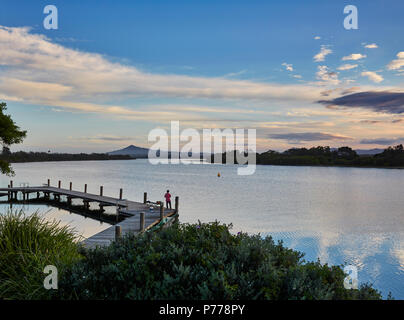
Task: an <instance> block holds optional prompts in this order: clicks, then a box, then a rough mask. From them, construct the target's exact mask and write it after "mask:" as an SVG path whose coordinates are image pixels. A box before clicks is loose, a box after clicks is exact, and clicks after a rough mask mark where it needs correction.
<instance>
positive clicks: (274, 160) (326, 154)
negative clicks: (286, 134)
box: [212, 144, 404, 168]
mask: <svg viewBox="0 0 404 320" xmlns="http://www.w3.org/2000/svg"><path fill="white" fill-rule="evenodd" d="M234 159H235V161H236V159H237V157H236V154H234ZM256 161H257V164H264V165H288V166H351V167H383V168H384V167H386V168H389V167H390V168H394V167H395V168H397V167H402V168H404V148H403V145H401V144H400V145H398V146H395V147H388V148H387V149H385V150H384V151H383V152H382V153H379V154H375V155H358V154H357V153H356V151H355V150H353V149H352V148H350V147H341V148H338V149H331V148H330V147H322V146H319V147H313V148H310V149H307V148H292V149H289V150H286V151H284V152H276V151H273V150H269V151H267V152H263V153H261V154H260V153H257V154H256ZM212 162H213V156H212ZM225 162H226V153H223V154H222V163H225Z"/></svg>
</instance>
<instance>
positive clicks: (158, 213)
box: [0, 179, 179, 248]
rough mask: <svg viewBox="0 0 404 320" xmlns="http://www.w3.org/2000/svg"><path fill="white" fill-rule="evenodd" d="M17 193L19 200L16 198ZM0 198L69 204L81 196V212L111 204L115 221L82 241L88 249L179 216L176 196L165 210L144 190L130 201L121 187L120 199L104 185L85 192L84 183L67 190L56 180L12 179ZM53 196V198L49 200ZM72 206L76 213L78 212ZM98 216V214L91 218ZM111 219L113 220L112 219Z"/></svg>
mask: <svg viewBox="0 0 404 320" xmlns="http://www.w3.org/2000/svg"><path fill="white" fill-rule="evenodd" d="M32 194H34V196H33V197H32ZM18 195H20V199H21V198H22V200H19V199H18ZM62 196H65V198H66V201H63V199H62ZM0 197H7V199H8V200H7V202H10V203H14V202H21V201H23V202H24V203H29V202H38V201H41V202H42V203H49V204H50V205H52V203H53V204H61V203H62V202H63V204H64V205H67V206H72V199H80V200H82V201H83V207H82V209H83V213H86V212H90V210H89V207H90V205H89V204H90V203H92V202H96V203H98V205H99V208H100V211H103V210H104V207H108V206H114V207H115V208H116V209H115V215H116V219H115V221H116V223H114V224H113V225H111V226H110V227H108V228H107V229H105V230H104V231H101V232H99V233H97V234H95V235H93V236H91V237H89V238H87V239H85V240H83V241H82V243H83V245H84V246H86V247H88V248H93V247H96V246H105V245H109V244H110V243H111V242H112V241H114V240H115V239H117V238H119V237H121V236H123V235H125V234H128V233H134V234H139V233H142V232H147V231H150V230H152V229H153V228H157V227H163V226H164V225H170V224H171V223H173V221H174V220H176V219H177V218H178V202H179V200H178V197H176V198H175V206H174V209H165V208H164V205H163V203H156V202H150V201H147V193H146V192H145V193H144V197H143V203H141V202H136V201H131V200H127V199H123V198H122V189H120V192H119V198H114V197H110V196H105V195H103V187H102V186H101V187H100V194H91V193H87V185H85V186H84V192H81V191H76V190H73V189H72V183H70V188H69V189H64V188H61V182H60V181H59V183H58V187H53V186H51V185H50V181H49V179H48V183H47V184H44V185H43V186H32V187H30V186H20V187H13V182H12V181H10V185H9V186H8V187H7V188H0ZM51 199H52V201H51ZM72 208H73V206H72ZM77 210H78V209H77V206H75V212H78V211H77ZM93 218H94V219H97V216H94V217H93ZM112 221H114V219H112Z"/></svg>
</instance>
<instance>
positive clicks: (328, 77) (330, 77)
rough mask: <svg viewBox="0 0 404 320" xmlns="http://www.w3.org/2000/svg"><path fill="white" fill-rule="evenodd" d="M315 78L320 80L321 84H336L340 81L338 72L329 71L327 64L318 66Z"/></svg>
mask: <svg viewBox="0 0 404 320" xmlns="http://www.w3.org/2000/svg"><path fill="white" fill-rule="evenodd" d="M316 78H317V79H318V80H320V84H322V85H338V84H339V83H340V80H339V79H338V73H336V72H332V71H330V70H329V68H328V67H327V66H318V71H317V73H316Z"/></svg>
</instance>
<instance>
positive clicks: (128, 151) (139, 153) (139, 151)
mask: <svg viewBox="0 0 404 320" xmlns="http://www.w3.org/2000/svg"><path fill="white" fill-rule="evenodd" d="M107 154H108V155H111V156H117V155H124V156H127V155H129V156H131V157H133V158H138V159H144V158H148V156H149V149H146V148H141V147H136V146H134V145H130V146H129V147H126V148H123V149H120V150H116V151H111V152H107ZM207 155H209V154H203V153H202V152H201V153H200V154H199V157H200V158H202V159H203V158H205V157H206V156H207ZM156 156H157V157H160V151H157V152H156ZM167 156H168V157H169V158H170V157H171V152H168V154H167ZM179 156H180V158H186V157H191V156H192V152H187V153H180V155H179Z"/></svg>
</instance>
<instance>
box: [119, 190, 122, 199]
mask: <svg viewBox="0 0 404 320" xmlns="http://www.w3.org/2000/svg"><path fill="white" fill-rule="evenodd" d="M122 194H123V190H122V188H121V189H119V200H122Z"/></svg>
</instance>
